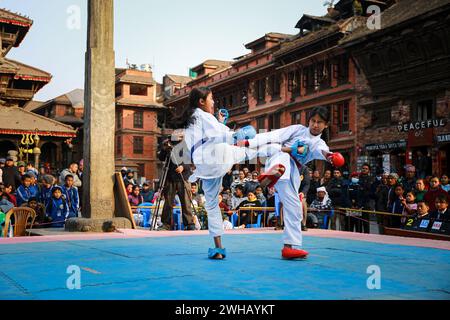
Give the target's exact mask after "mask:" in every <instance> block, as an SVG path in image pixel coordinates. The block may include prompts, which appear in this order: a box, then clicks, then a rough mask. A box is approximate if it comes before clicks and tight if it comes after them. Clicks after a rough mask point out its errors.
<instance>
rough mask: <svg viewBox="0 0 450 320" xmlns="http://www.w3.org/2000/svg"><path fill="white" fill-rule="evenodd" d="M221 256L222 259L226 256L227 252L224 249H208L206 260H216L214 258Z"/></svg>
mask: <svg viewBox="0 0 450 320" xmlns="http://www.w3.org/2000/svg"><path fill="white" fill-rule="evenodd" d="M218 254H221V255H222V257H223V259H225V257H226V256H227V250H226V249H225V248H209V250H208V258H209V259H217V258H216V256H217V255H218Z"/></svg>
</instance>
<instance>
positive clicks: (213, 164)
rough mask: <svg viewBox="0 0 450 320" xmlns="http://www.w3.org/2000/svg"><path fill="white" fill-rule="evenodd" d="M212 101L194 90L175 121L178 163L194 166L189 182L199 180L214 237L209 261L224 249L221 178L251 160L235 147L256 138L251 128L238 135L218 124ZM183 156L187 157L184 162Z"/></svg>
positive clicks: (207, 92) (209, 95) (203, 92)
mask: <svg viewBox="0 0 450 320" xmlns="http://www.w3.org/2000/svg"><path fill="white" fill-rule="evenodd" d="M213 114H214V100H213V95H212V92H211V90H210V89H209V88H205V87H202V88H194V89H193V90H192V91H191V93H190V96H189V106H188V107H187V108H185V109H184V110H183V112H182V113H181V114H180V115H179V116H177V117H176V118H175V119H174V125H175V127H177V128H184V139H183V142H182V143H181V144H180V145H181V146H180V147H179V148H178V149H177V148H175V149H174V151H176V150H178V152H179V150H182V152H181V153H182V154H183V155H182V159H181V161H177V162H178V163H185V164H187V163H191V164H193V165H194V166H195V170H194V173H193V174H192V176H191V177H189V182H191V183H192V182H195V181H197V180H198V179H201V180H202V182H203V184H202V188H203V191H204V192H205V198H206V201H205V209H206V211H207V213H208V229H209V233H210V235H212V236H213V238H214V244H215V247H214V248H210V249H209V251H208V257H209V258H210V259H223V258H225V256H226V250H225V248H223V247H222V240H221V236H222V234H223V232H224V231H223V218H222V213H221V211H220V208H219V192H220V188H221V186H222V178H223V177H224V175H225V174H226V173H227V172H228V171H229V170H230V169H231V168H232V166H233V165H234V164H236V163H240V162H242V161H244V160H246V159H248V158H249V157H250V158H254V157H255V156H256V151H255V150H251V149H247V148H240V147H237V146H236V145H235V144H237V142H238V141H240V140H245V139H251V138H253V137H255V135H256V131H255V129H253V128H252V127H250V126H247V127H244V128H242V129H240V130H238V131H237V132H234V131H231V130H230V128H228V127H227V126H225V125H224V124H222V123H220V122H219V121H218V120H217V119H216V118H215V117H214V115H213ZM186 154H187V158H188V159H186Z"/></svg>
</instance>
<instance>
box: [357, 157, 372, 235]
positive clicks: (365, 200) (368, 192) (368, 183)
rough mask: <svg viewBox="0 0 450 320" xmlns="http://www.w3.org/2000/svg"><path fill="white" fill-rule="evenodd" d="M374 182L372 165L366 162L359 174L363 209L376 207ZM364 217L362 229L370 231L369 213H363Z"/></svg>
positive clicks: (360, 200) (366, 231) (369, 209)
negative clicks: (371, 171)
mask: <svg viewBox="0 0 450 320" xmlns="http://www.w3.org/2000/svg"><path fill="white" fill-rule="evenodd" d="M373 182H374V179H373V177H372V176H371V174H370V165H369V164H368V163H365V164H363V166H362V168H361V174H360V176H359V185H360V187H361V193H360V197H361V199H359V203H361V204H362V209H363V210H368V211H373V210H374V209H375V200H374V198H375V195H374V194H373V189H372V185H373ZM362 218H363V220H362V221H363V222H362V231H363V232H364V233H370V223H369V220H370V215H369V213H363V214H362Z"/></svg>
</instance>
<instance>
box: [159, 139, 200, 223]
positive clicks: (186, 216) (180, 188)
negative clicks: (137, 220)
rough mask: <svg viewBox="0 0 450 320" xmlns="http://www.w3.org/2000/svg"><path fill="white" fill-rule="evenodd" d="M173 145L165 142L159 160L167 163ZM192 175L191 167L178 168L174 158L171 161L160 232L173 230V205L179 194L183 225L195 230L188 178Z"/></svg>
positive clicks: (165, 187) (182, 166) (164, 194)
mask: <svg viewBox="0 0 450 320" xmlns="http://www.w3.org/2000/svg"><path fill="white" fill-rule="evenodd" d="M172 148H173V147H172V145H171V142H170V141H169V140H165V141H164V142H163V144H162V147H161V150H160V151H159V152H158V158H159V160H160V161H164V162H165V161H166V159H167V157H170V155H171V153H172ZM191 174H192V171H191V167H190V165H180V166H177V165H176V164H175V163H174V160H173V157H171V158H170V160H169V169H168V172H167V178H166V183H165V186H164V191H163V196H164V207H163V212H162V216H161V222H162V223H163V226H162V227H161V228H160V230H170V229H171V220H172V219H171V218H172V212H173V204H174V200H175V195H177V194H178V197H179V198H180V202H181V212H182V215H183V224H184V226H185V228H186V230H195V222H194V216H193V214H192V204H191V199H192V198H191V197H192V195H191V186H190V184H189V182H187V180H188V178H189V177H190V175H191Z"/></svg>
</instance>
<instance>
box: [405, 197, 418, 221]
mask: <svg viewBox="0 0 450 320" xmlns="http://www.w3.org/2000/svg"><path fill="white" fill-rule="evenodd" d="M401 202H402V206H403V212H402V215H404V216H405V217H402V220H401V222H402V224H404V223H405V222H406V217H407V216H412V215H415V214H416V212H417V203H416V196H415V194H414V192H413V191H410V192H408V193H407V194H406V198H402V200H401Z"/></svg>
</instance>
